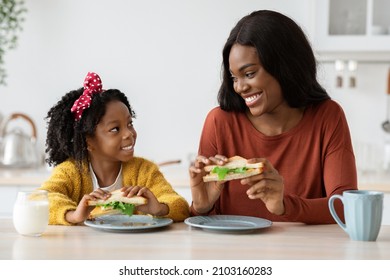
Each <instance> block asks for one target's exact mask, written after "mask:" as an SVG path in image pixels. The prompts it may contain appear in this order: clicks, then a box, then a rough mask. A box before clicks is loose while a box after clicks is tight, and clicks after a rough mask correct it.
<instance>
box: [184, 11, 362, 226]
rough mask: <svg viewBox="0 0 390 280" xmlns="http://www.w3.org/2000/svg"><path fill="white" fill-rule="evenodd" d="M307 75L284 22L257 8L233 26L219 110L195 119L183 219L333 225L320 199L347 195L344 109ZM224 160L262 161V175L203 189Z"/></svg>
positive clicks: (351, 160) (349, 166)
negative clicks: (197, 132)
mask: <svg viewBox="0 0 390 280" xmlns="http://www.w3.org/2000/svg"><path fill="white" fill-rule="evenodd" d="M316 74H317V72H316V61H315V57H314V54H313V50H312V49H311V47H310V43H309V42H308V40H307V38H306V36H305V34H304V32H303V31H302V29H301V28H300V27H299V26H298V25H297V24H296V23H295V22H294V21H293V20H291V19H290V18H288V17H286V16H284V15H282V14H280V13H277V12H274V11H267V10H262V11H256V12H253V13H251V14H250V15H248V16H245V17H244V18H242V19H241V20H240V21H239V22H238V23H237V25H236V26H235V27H234V28H233V30H232V31H231V33H230V36H229V38H228V39H227V42H226V44H225V46H224V49H223V81H222V85H221V87H220V90H219V93H218V102H219V105H220V106H219V107H217V108H214V109H213V110H211V111H210V112H209V114H208V116H207V118H206V120H205V123H204V127H203V131H202V135H201V139H200V146H199V155H198V157H197V159H196V161H195V163H194V165H193V166H191V167H190V177H191V192H192V199H193V203H192V205H191V214H192V215H210V214H232V215H247V216H256V217H262V218H266V219H270V220H272V221H294V222H304V223H310V224H320V223H334V220H333V218H332V217H331V215H330V213H329V209H328V199H329V197H330V196H331V195H333V194H341V193H342V192H343V191H344V190H349V189H356V185H357V176H356V166H355V157H354V153H353V149H352V144H351V137H350V133H349V128H348V124H347V121H346V118H345V115H344V112H343V110H342V108H341V107H340V106H339V105H338V104H337V103H336V102H334V101H332V100H331V99H330V97H329V95H328V94H327V92H326V91H325V89H323V88H322V87H321V86H320V85H319V83H318V81H317V77H316ZM234 155H239V156H242V157H245V158H248V159H251V161H252V162H264V164H265V166H266V168H265V171H264V172H263V173H262V174H259V175H256V176H253V177H250V178H246V179H242V180H235V181H229V182H222V183H221V182H210V183H204V182H203V180H202V177H203V176H204V174H205V172H204V170H203V167H204V166H205V165H210V164H219V165H223V164H224V163H226V161H227V158H228V157H231V156H234ZM340 207H341V205H338V212H339V214H340V215H342V213H341V211H340Z"/></svg>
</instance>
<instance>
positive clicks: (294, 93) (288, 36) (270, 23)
mask: <svg viewBox="0 0 390 280" xmlns="http://www.w3.org/2000/svg"><path fill="white" fill-rule="evenodd" d="M234 44H240V45H243V46H251V47H254V48H256V51H257V54H258V56H259V60H260V63H261V64H262V66H263V67H264V69H265V70H266V71H267V72H268V73H269V74H270V75H272V76H273V77H274V78H275V79H276V80H277V81H278V82H279V83H280V86H281V88H282V93H283V97H284V99H285V100H286V102H287V103H288V105H289V106H290V107H293V108H300V107H305V106H307V105H309V104H315V103H319V102H321V101H323V100H326V99H330V97H329V95H328V93H327V92H326V90H325V89H324V88H323V87H322V86H321V85H320V84H319V83H318V81H317V64H316V59H315V57H314V53H313V50H312V48H311V46H310V43H309V41H308V40H307V38H306V36H305V34H304V32H303V31H302V29H301V28H300V27H299V26H298V25H297V24H296V23H295V22H294V21H293V20H292V19H290V18H289V17H286V16H284V15H282V14H280V13H278V12H275V11H268V10H261V11H255V12H253V13H251V14H250V15H248V16H245V17H244V18H242V19H241V20H240V21H239V22H238V23H237V25H236V26H235V27H234V28H233V29H232V31H231V33H230V36H229V38H228V39H227V41H226V43H225V46H224V48H223V66H222V84H221V87H220V89H219V92H218V102H219V105H220V107H221V108H222V109H223V110H225V111H236V112H245V111H246V110H247V106H246V105H245V102H244V100H243V99H242V98H241V97H240V96H239V95H238V94H237V93H235V91H234V88H233V81H232V79H231V74H230V71H229V70H230V66H229V55H230V50H231V48H232V46H233V45H234Z"/></svg>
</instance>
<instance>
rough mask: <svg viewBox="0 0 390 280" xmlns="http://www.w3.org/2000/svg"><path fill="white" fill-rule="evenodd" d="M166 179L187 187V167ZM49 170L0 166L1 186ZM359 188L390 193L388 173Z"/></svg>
mask: <svg viewBox="0 0 390 280" xmlns="http://www.w3.org/2000/svg"><path fill="white" fill-rule="evenodd" d="M161 171H162V172H163V173H164V175H165V177H166V178H167V180H168V181H169V182H170V183H171V184H172V186H173V187H174V188H186V189H189V175H188V169H187V168H186V167H185V166H183V165H182V164H181V165H171V166H163V167H161ZM50 174H51V170H50V169H49V168H47V167H41V168H37V169H4V168H0V187H1V186H23V185H28V186H32V185H35V186H37V187H38V186H39V185H40V184H42V182H44V181H45V180H46V179H47V178H49V176H50ZM359 188H360V189H366V190H377V191H383V192H387V193H390V173H389V174H365V175H364V176H363V175H360V176H359Z"/></svg>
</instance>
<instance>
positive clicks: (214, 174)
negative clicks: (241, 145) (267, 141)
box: [203, 156, 264, 182]
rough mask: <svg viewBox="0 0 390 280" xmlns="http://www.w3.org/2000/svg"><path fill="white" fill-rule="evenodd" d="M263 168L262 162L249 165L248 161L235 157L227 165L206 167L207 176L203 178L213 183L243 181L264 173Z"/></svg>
mask: <svg viewBox="0 0 390 280" xmlns="http://www.w3.org/2000/svg"><path fill="white" fill-rule="evenodd" d="M263 168H264V164H263V163H262V162H257V163H248V160H247V159H245V158H243V157H240V156H234V157H231V158H229V159H228V162H227V163H226V164H225V165H206V166H205V167H204V170H205V171H206V172H207V174H206V175H205V176H203V181H204V182H212V181H230V180H236V179H243V178H247V177H251V176H253V175H257V174H260V173H262V172H263Z"/></svg>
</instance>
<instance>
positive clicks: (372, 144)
mask: <svg viewBox="0 0 390 280" xmlns="http://www.w3.org/2000/svg"><path fill="white" fill-rule="evenodd" d="M340 2H341V4H340V5H339V6H337V3H340ZM388 2H389V1H380V0H358V1H348V0H344V1H340V0H338V1H328V0H318V1H312V0H257V1H254V0H213V1H210V0H164V1H159V0H143V1H126V0H110V1H104V0H82V1H80V0H56V1H51V0H34V1H31V0H30V1H29V0H27V1H26V7H27V9H28V12H27V13H26V20H25V22H24V23H23V31H22V32H21V33H20V36H19V42H18V47H17V48H16V49H15V50H11V51H8V52H7V54H6V57H5V63H6V64H5V67H6V69H7V74H8V77H7V85H6V86H1V85H0V97H1V98H0V114H1V115H2V116H3V118H6V117H7V116H9V115H10V114H11V113H14V112H22V113H24V114H27V115H28V116H30V117H31V118H32V119H33V121H34V123H35V124H36V127H37V134H38V147H39V149H40V151H41V152H42V153H43V151H44V141H45V136H46V123H45V120H44V118H45V116H46V113H47V111H48V110H49V108H50V107H51V106H53V105H54V104H55V103H56V102H57V101H58V100H59V99H60V98H61V97H62V96H63V95H64V94H65V93H66V92H68V91H70V90H73V89H77V88H79V87H81V86H82V83H83V79H84V77H85V75H86V73H87V72H88V71H94V72H97V73H99V74H100V76H101V77H102V80H103V86H104V88H118V89H120V90H121V91H123V92H125V93H126V94H127V96H128V98H129V100H130V103H131V104H132V106H133V107H134V109H135V111H136V113H137V119H136V120H135V127H136V129H137V132H138V140H137V145H136V154H137V155H139V156H143V157H146V158H149V159H152V160H155V161H156V162H162V161H166V160H172V159H180V160H182V165H183V166H184V167H187V166H188V162H189V159H190V158H191V157H192V156H193V155H194V154H195V153H196V151H197V146H198V141H199V136H200V133H201V129H202V125H203V121H204V118H205V116H206V114H207V112H208V111H209V110H210V109H211V108H213V107H214V106H216V105H217V102H216V95H217V91H218V88H219V84H220V69H221V62H222V61H221V51H222V47H223V45H224V43H225V40H226V38H227V36H228V34H229V32H230V30H231V29H232V28H233V26H234V25H235V24H236V22H237V21H238V20H239V19H240V18H242V17H243V16H245V15H247V14H249V13H250V12H251V11H254V10H258V9H272V10H276V11H280V12H282V13H284V14H286V15H288V16H290V17H292V18H293V19H294V20H296V21H297V22H298V23H299V24H300V25H301V26H302V28H303V29H304V30H305V32H306V33H307V35H308V37H309V39H310V40H311V42H312V43H313V47H314V48H315V50H316V53H317V55H318V58H319V68H318V75H319V79H320V81H321V82H322V84H323V86H324V87H325V88H326V89H327V90H328V91H329V93H330V95H331V97H332V98H333V99H335V100H336V101H338V102H339V103H340V104H341V105H342V107H343V108H344V110H345V113H346V116H347V119H348V121H349V125H350V130H351V134H352V138H353V143H354V148H355V151H356V155H357V160H358V167H359V172H360V173H359V174H360V175H361V176H360V179H361V180H362V181H364V180H366V181H367V180H371V179H370V178H372V176H377V175H378V176H386V174H387V173H388V172H389V165H390V163H389V162H390V148H389V145H390V133H386V132H384V131H383V129H382V123H383V122H384V121H385V119H386V118H387V117H386V104H387V95H386V92H387V86H388V71H389V68H390V17H389V16H388V13H389V11H390V4H389V3H388ZM375 3H376V4H378V5H380V7H381V8H379V9H378V8H373V7H375V5H374V4H375ZM327 5H329V7H330V8H329V10H330V11H332V9H333V11H334V12H336V13H338V14H337V15H336V17H335V19H336V29H335V31H332V32H333V34H336V37H337V38H336V40H338V41H337V42H335V43H334V44H333V43H331V44H329V46H327V45H326V43H323V40H326V36H327V35H326V34H322V33H321V32H323V29H324V26H328V25H327V21H328V20H330V19H331V18H332V17H329V14H328V13H327V12H324V10H323V7H326V8H327V7H328V6H327ZM335 5H336V6H335ZM383 5H384V6H383ZM351 11H352V12H351ZM375 11H378V12H377V16H372V14H373V13H372V12H374V14H375ZM380 11H385V15H382V14H381V13H380ZM386 13H387V16H386ZM356 17H357V18H358V20H361V21H363V25H360V26H359V28H357V29H356V28H355V29H354V26H350V25H349V23H350V21H349V20H351V22H352V21H354V20H355V19H356ZM367 17H368V18H367ZM340 18H341V19H344V22H343V20H339V19H340ZM378 21H379V22H378ZM366 22H367V24H366ZM337 24H338V25H337ZM339 25H341V26H344V27H345V26H346V28H344V29H343V28H340V29H337V26H339ZM329 26H330V25H329ZM378 26H379V27H381V28H379V30H378ZM348 28H349V29H350V30H352V34H355V33H353V32H355V31H356V30H357V31H356V32H358V33H356V34H358V39H357V40H358V41H355V39H356V38H355V37H356V36H346V35H348V32H349V30H348ZM325 29H326V28H325ZM338 32H339V33H338ZM343 32H345V34H344V33H343ZM359 32H360V33H359ZM275 36H277V34H275ZM326 42H332V41H326ZM372 42H373V43H372ZM372 45H373V46H372ZM339 60H340V61H339ZM336 61H338V62H337V63H336ZM336 65H338V67H337V70H336ZM348 66H350V68H348ZM343 67H344V68H343ZM351 80H352V81H351ZM340 82H342V84H340ZM389 96H390V95H389ZM12 125H14V126H20V127H22V128H23V129H24V130H25V131H26V132H27V133H29V132H30V131H31V129H30V127H29V125H28V124H26V122H25V121H24V120H15V121H14V122H13V123H12ZM386 145H387V146H386ZM386 147H387V152H386ZM381 178H383V177H381ZM380 180H382V181H383V179H380ZM386 182H387V181H386ZM387 183H388V182H387Z"/></svg>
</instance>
